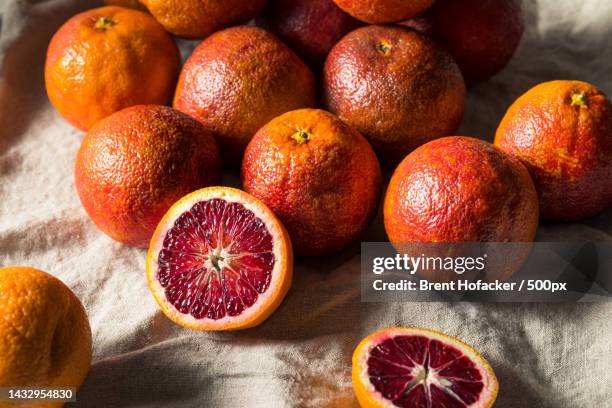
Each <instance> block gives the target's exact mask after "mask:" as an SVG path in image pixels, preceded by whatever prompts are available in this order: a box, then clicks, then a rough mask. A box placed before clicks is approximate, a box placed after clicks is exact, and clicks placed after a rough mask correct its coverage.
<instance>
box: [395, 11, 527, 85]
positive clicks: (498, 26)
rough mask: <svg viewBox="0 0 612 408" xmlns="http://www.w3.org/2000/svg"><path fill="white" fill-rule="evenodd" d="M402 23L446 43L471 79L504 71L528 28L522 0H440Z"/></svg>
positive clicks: (474, 79)
mask: <svg viewBox="0 0 612 408" xmlns="http://www.w3.org/2000/svg"><path fill="white" fill-rule="evenodd" d="M402 24H403V25H406V26H408V27H412V28H414V29H416V30H418V31H422V32H424V33H426V34H428V35H430V36H431V37H432V38H434V39H435V40H436V41H437V42H438V43H440V44H442V46H443V47H444V48H445V49H446V50H448V51H449V52H450V53H451V55H452V56H453V58H454V59H455V61H456V62H457V64H458V65H459V68H461V72H462V73H463V77H464V78H465V80H466V82H468V83H475V82H478V81H483V80H485V79H488V78H490V77H491V76H493V75H495V74H496V73H498V72H499V71H501V70H502V69H503V68H504V67H505V66H506V65H507V64H508V62H509V61H510V60H511V59H512V56H513V55H514V52H515V51H516V48H517V47H518V45H519V43H520V40H521V38H522V36H523V32H524V31H525V24H524V21H523V14H522V7H521V0H437V1H436V2H435V3H434V5H433V6H432V7H431V8H430V9H428V10H427V11H426V12H425V13H424V14H422V15H421V16H419V17H416V18H414V19H412V20H409V21H406V22H404V23H402Z"/></svg>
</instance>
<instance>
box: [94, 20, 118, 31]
mask: <svg viewBox="0 0 612 408" xmlns="http://www.w3.org/2000/svg"><path fill="white" fill-rule="evenodd" d="M115 25H117V22H116V21H115V20H113V19H110V18H108V17H100V18H99V19H98V20H96V28H97V29H98V30H108V29H109V28H111V27H113V26H115Z"/></svg>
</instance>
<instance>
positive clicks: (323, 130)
mask: <svg viewBox="0 0 612 408" xmlns="http://www.w3.org/2000/svg"><path fill="white" fill-rule="evenodd" d="M242 180H243V184H244V188H245V190H246V191H248V192H249V193H251V194H253V195H254V196H255V197H257V198H259V199H260V200H262V201H263V202H264V203H266V204H267V205H268V206H269V207H270V208H271V209H272V211H274V213H275V214H276V215H278V217H279V218H280V219H281V221H282V222H283V224H284V225H285V227H287V230H288V231H289V235H290V236H291V240H292V242H293V247H294V250H295V252H296V254H298V255H322V254H327V253H331V252H335V251H338V250H340V249H342V248H344V247H346V246H347V245H348V244H350V243H351V242H353V241H354V240H356V239H357V238H359V236H360V235H361V233H362V232H363V230H364V229H365V228H366V227H367V226H368V224H369V223H370V221H371V220H372V217H373V215H374V214H375V212H376V209H377V207H378V201H379V195H380V184H381V174H380V166H379V164H378V160H377V159H376V155H375V154H374V151H373V150H372V148H371V147H370V145H369V144H368V142H367V141H366V140H365V139H364V138H363V136H361V135H360V134H359V133H358V132H356V131H355V130H353V129H351V128H350V127H349V126H348V125H346V124H345V123H343V122H342V121H341V120H340V119H338V118H337V117H336V116H334V115H332V114H330V113H328V112H325V111H322V110H316V109H300V110H296V111H292V112H288V113H285V114H284V115H281V116H279V117H278V118H276V119H274V120H272V121H271V122H270V123H268V124H267V125H266V126H264V127H263V128H261V129H260V130H259V132H257V134H256V135H255V136H254V137H253V140H252V141H251V143H249V146H248V147H247V150H246V152H245V156H244V161H243V163H242Z"/></svg>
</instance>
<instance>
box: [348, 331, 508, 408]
mask: <svg viewBox="0 0 612 408" xmlns="http://www.w3.org/2000/svg"><path fill="white" fill-rule="evenodd" d="M353 387H354V389H355V394H356V395H357V400H358V401H359V403H360V405H361V406H362V407H364V408H379V407H385V408H386V407H401V408H468V407H469V408H484V407H491V406H492V405H493V403H494V402H495V399H496V398H497V391H498V389H499V385H498V383H497V378H496V377H495V373H494V372H493V369H492V368H491V366H490V365H489V363H488V362H487V361H486V360H485V359H484V358H483V357H482V356H481V355H480V354H479V353H478V352H477V351H476V350H474V349H473V348H472V347H470V346H468V345H467V344H465V343H463V342H462V341H460V340H458V339H455V338H453V337H451V336H448V335H446V334H443V333H438V332H435V331H433V330H428V329H419V328H415V327H398V328H393V329H385V330H381V331H378V332H376V333H374V334H371V335H370V336H368V337H366V338H365V339H364V340H362V341H361V343H360V344H359V346H357V349H356V350H355V353H354V354H353Z"/></svg>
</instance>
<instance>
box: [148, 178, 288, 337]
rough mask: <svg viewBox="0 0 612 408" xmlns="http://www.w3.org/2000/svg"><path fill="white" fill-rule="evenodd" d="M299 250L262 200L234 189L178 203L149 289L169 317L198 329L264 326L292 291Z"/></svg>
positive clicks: (151, 263) (152, 252) (167, 219)
mask: <svg viewBox="0 0 612 408" xmlns="http://www.w3.org/2000/svg"><path fill="white" fill-rule="evenodd" d="M292 275H293V252H292V248H291V242H290V240H289V237H288V235H287V232H286V231H285V228H284V227H283V226H282V224H281V223H280V221H279V220H278V219H277V218H276V216H275V215H274V214H273V213H272V211H271V210H270V209H269V208H268V207H266V206H265V205H264V204H263V203H262V202H260V201H259V200H257V199H256V198H254V197H252V196H251V195H249V194H247V193H245V192H243V191H241V190H237V189H234V188H229V187H209V188H205V189H201V190H198V191H195V192H193V193H191V194H189V195H187V196H185V197H184V198H182V199H181V200H180V201H178V202H177V203H176V204H174V206H172V208H170V210H169V211H168V213H167V214H166V215H165V216H164V218H163V219H162V221H161V222H160V224H159V225H158V227H157V229H156V231H155V233H154V235H153V239H152V240H151V245H150V249H149V254H148V256H147V279H148V282H149V287H150V289H151V292H152V293H153V295H154V297H155V299H156V300H157V302H158V303H159V305H160V306H161V308H162V310H163V312H164V313H165V314H166V316H168V317H169V318H170V319H171V320H173V321H174V322H176V323H178V324H180V325H182V326H185V327H189V328H191V329H195V330H235V329H246V328H249V327H253V326H256V325H258V324H260V323H262V322H263V321H264V320H266V319H267V318H268V317H269V316H270V315H271V314H272V313H273V312H274V311H275V310H276V308H277V307H278V306H279V305H280V303H281V302H282V300H283V298H284V297H285V295H286V294H287V291H288V290H289V287H290V285H291V279H292Z"/></svg>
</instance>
